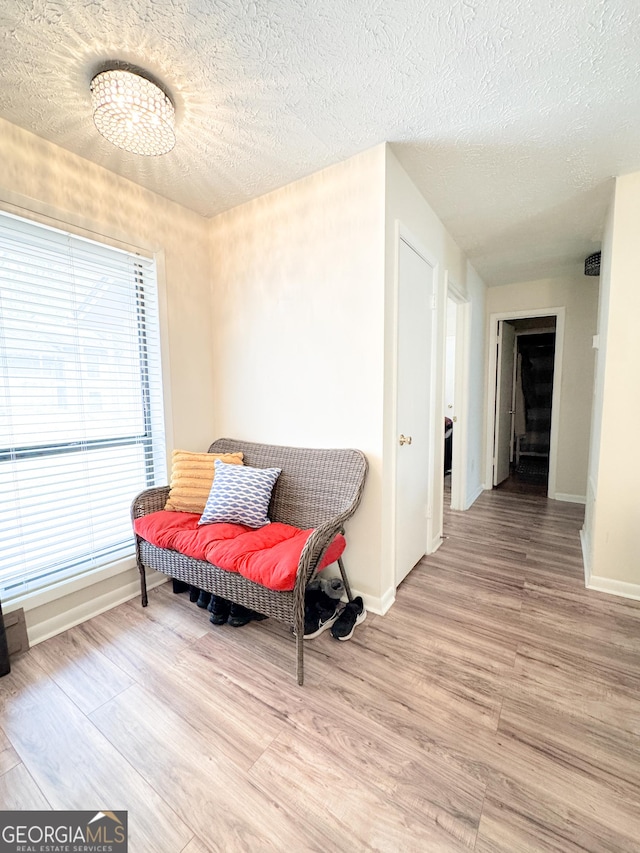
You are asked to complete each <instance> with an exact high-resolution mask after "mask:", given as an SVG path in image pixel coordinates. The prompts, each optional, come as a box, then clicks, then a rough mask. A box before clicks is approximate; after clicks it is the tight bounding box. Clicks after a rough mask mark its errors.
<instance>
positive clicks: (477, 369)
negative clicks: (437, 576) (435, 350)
mask: <svg viewBox="0 0 640 853" xmlns="http://www.w3.org/2000/svg"><path fill="white" fill-rule="evenodd" d="M466 290H467V299H468V300H469V302H470V303H471V317H470V329H469V353H468V359H467V361H468V364H467V371H468V389H469V390H468V395H469V396H468V400H467V411H466V412H463V416H464V417H465V420H466V424H467V428H466V441H467V471H466V475H465V485H466V499H465V508H466V509H468V508H469V507H470V506H471V504H472V503H473V502H474V501H475V500H476V498H477V497H478V496H479V495H480V494H481V493H482V491H483V489H484V471H483V459H484V447H485V422H486V418H485V415H484V397H485V387H486V378H485V377H486V360H487V351H486V343H485V341H486V334H487V324H486V294H487V287H486V286H485V283H484V281H483V280H482V279H481V278H480V276H479V275H478V273H477V272H476V271H475V269H474V268H473V267H472V266H471V264H467V288H466Z"/></svg>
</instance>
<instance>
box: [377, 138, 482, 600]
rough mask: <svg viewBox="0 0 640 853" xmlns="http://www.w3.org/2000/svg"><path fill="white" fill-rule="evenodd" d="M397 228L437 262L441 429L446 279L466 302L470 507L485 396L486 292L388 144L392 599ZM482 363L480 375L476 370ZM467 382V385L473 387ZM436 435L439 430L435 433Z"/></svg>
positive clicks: (438, 524)
mask: <svg viewBox="0 0 640 853" xmlns="http://www.w3.org/2000/svg"><path fill="white" fill-rule="evenodd" d="M397 223H401V224H402V226H403V227H404V228H406V229H407V230H408V232H410V233H411V234H412V235H413V237H414V238H415V240H416V241H417V243H418V244H419V245H420V246H422V247H423V248H424V250H425V251H426V252H427V253H428V254H429V256H431V257H433V258H435V259H436V260H437V262H438V281H437V284H436V288H437V313H438V330H437V340H436V353H437V361H436V387H435V389H434V399H435V407H434V412H433V417H434V423H435V424H441V425H444V410H443V402H442V401H443V393H444V349H445V333H446V292H445V291H446V279H447V276H448V277H449V278H450V279H451V280H453V281H454V282H455V283H456V286H457V287H458V288H459V290H460V291H461V293H462V295H463V296H464V297H465V298H466V299H467V300H469V302H470V303H471V306H470V307H471V312H470V313H471V320H470V341H469V347H468V352H467V362H468V363H467V365H466V369H467V372H468V375H469V380H470V389H469V390H470V393H469V407H468V411H467V412H461V413H459V414H458V419H459V420H458V424H457V428H458V436H459V440H460V437H463V440H464V441H465V443H466V445H467V447H468V451H469V452H468V466H467V471H466V477H465V479H466V492H467V494H468V495H469V496H470V497H471V500H470V502H469V503H471V502H472V500H473V499H475V497H477V495H478V494H479V493H480V491H481V468H480V458H481V453H482V434H483V420H482V418H483V411H484V403H483V395H484V359H485V337H484V336H485V323H484V294H485V287H484V284H483V282H482V280H481V279H480V277H479V276H478V275H477V273H476V272H475V271H474V270H473V268H472V267H471V265H470V264H469V263H468V262H467V260H466V258H465V257H464V255H463V254H462V252H461V251H460V249H459V247H458V246H457V245H456V243H455V242H454V240H453V239H452V237H451V236H450V234H449V233H448V232H447V231H446V229H445V227H444V226H443V224H442V223H441V222H440V220H439V219H438V217H437V216H436V215H435V213H434V212H433V210H432V209H431V207H430V206H429V204H428V203H427V201H426V200H425V198H424V196H423V195H422V194H421V193H420V192H419V191H418V189H417V188H416V186H415V185H414V184H413V182H412V181H411V179H410V178H409V176H408V175H407V173H406V172H405V171H404V169H403V168H402V166H401V165H400V163H399V162H398V160H397V158H396V156H395V154H394V153H393V151H392V150H391V148H390V147H387V155H386V180H385V280H386V296H385V316H386V320H385V401H384V413H385V414H384V418H385V421H384V424H385V427H384V428H385V435H384V447H385V454H384V459H385V462H384V495H383V517H384V519H385V526H384V532H383V555H384V556H383V567H384V576H383V587H384V592H383V598H385V599H386V600H391V597H392V595H393V590H394V578H393V541H392V537H391V530H390V523H389V520H390V519H391V518H392V517H393V512H394V506H393V495H394V482H393V481H394V468H393V458H394V448H395V442H396V438H397V437H396V435H395V423H394V418H393V412H394V394H395V384H394V375H393V374H394V365H395V358H394V323H395V317H394V312H395V304H394V285H395V276H396V268H395V263H396V235H397ZM478 363H480V365H481V368H480V370H478V369H477V365H478ZM471 384H473V387H471ZM440 434H442V431H441V433H440ZM443 456H444V442H443V441H437V442H436V447H435V460H434V471H433V482H432V484H431V494H432V498H433V504H432V512H433V521H432V531H433V542H432V545H433V546H436V547H437V545H436V542H438V543H439V541H440V536H441V533H442V519H443V476H442V471H443V462H444V459H443Z"/></svg>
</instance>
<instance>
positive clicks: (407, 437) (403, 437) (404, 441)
mask: <svg viewBox="0 0 640 853" xmlns="http://www.w3.org/2000/svg"><path fill="white" fill-rule="evenodd" d="M398 440H399V442H400V444H401V445H402V444H411V442H412V441H413V439H412V438H411V436H410V435H402V434H401V435H400V438H399V439H398Z"/></svg>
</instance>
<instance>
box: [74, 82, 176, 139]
mask: <svg viewBox="0 0 640 853" xmlns="http://www.w3.org/2000/svg"><path fill="white" fill-rule="evenodd" d="M91 103H92V105H93V121H94V123H95V126H96V127H97V128H98V130H99V131H100V133H101V134H102V135H103V136H104V138H105V139H108V140H109V142H111V143H113V145H116V146H117V147H118V148H123V149H124V150H125V151H131V152H132V153H133V154H142V155H145V156H158V155H160V154H167V153H168V152H169V151H171V149H172V148H173V146H174V145H175V144H176V135H175V133H174V129H173V126H174V118H175V111H174V108H173V104H172V103H171V100H170V98H169V96H168V95H166V94H165V93H164V92H163V91H162V89H160V88H159V86H156V84H155V83H152V82H151V80H147V79H146V77H142V76H141V75H140V74H136V73H135V72H133V71H125V70H121V69H115V70H113V71H102V72H101V73H100V74H96V76H95V77H94V78H93V80H92V81H91Z"/></svg>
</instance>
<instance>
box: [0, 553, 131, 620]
mask: <svg viewBox="0 0 640 853" xmlns="http://www.w3.org/2000/svg"><path fill="white" fill-rule="evenodd" d="M135 568H136V559H135V557H133V556H131V557H125V558H124V559H122V560H117V561H116V562H113V563H109V564H108V565H106V566H100V567H99V568H97V569H91V570H90V571H88V572H83V573H82V574H80V575H69V576H67V577H66V578H62V579H61V580H57V581H54V582H53V583H50V584H49V585H48V586H46V587H42V588H41V589H36V590H33V591H31V592H25V593H24V594H23V595H16V596H14V597H12V598H6V599H5V600H4V601H3V608H4V610H5V611H6V612H7V613H10V612H11V611H12V610H17V609H18V608H19V607H21V608H22V609H23V610H24V611H25V613H26V612H28V611H29V610H35V609H36V607H43V606H44V605H45V604H50V603H51V602H52V601H57V600H58V599H59V598H65V597H66V596H67V595H73V593H75V592H80V591H81V590H83V589H87V588H88V587H91V586H93V585H94V584H98V583H101V582H102V581H105V580H109V579H110V578H113V577H115V576H116V575H120V574H123V573H124V572H128V571H131V569H135Z"/></svg>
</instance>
